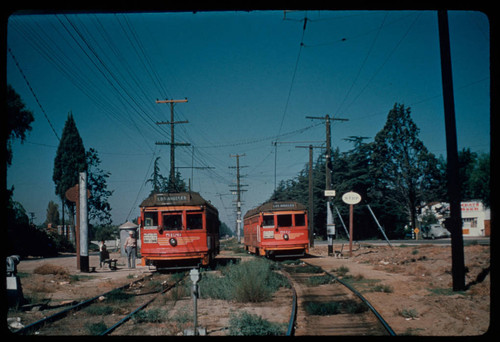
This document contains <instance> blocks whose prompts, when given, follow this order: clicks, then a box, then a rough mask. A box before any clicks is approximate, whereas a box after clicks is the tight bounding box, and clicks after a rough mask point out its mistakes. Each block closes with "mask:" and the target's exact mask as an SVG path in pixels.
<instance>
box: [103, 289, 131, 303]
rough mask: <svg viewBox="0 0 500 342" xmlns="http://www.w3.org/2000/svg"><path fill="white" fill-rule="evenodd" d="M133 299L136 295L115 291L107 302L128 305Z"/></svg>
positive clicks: (109, 295) (108, 296)
mask: <svg viewBox="0 0 500 342" xmlns="http://www.w3.org/2000/svg"><path fill="white" fill-rule="evenodd" d="M133 299H134V295H132V294H130V293H126V292H123V290H113V291H111V292H110V293H108V294H107V296H106V300H107V301H108V302H110V303H128V302H131V301H132V300H133Z"/></svg>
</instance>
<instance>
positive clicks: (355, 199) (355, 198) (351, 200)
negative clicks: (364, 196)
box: [342, 191, 361, 204]
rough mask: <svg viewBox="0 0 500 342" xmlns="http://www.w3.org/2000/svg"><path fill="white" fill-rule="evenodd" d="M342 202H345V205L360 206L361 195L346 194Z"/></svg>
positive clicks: (351, 192)
mask: <svg viewBox="0 0 500 342" xmlns="http://www.w3.org/2000/svg"><path fill="white" fill-rule="evenodd" d="M342 201H344V203H345V204H358V203H359V202H361V195H360V194H358V193H357V192H353V191H350V192H346V193H345V194H344V195H343V196H342Z"/></svg>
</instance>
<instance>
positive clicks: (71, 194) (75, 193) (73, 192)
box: [65, 183, 90, 269]
mask: <svg viewBox="0 0 500 342" xmlns="http://www.w3.org/2000/svg"><path fill="white" fill-rule="evenodd" d="M79 189H80V187H79V185H78V183H77V184H76V185H75V186H73V187H71V188H69V189H68V190H66V193H65V195H66V198H67V199H68V201H71V202H75V206H76V224H75V244H76V268H77V269H80V257H81V256H80V192H79ZM87 198H90V190H89V189H87Z"/></svg>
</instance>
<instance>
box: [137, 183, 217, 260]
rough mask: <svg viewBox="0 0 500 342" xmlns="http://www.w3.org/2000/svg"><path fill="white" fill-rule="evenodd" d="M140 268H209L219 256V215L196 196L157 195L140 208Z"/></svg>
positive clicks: (210, 205)
mask: <svg viewBox="0 0 500 342" xmlns="http://www.w3.org/2000/svg"><path fill="white" fill-rule="evenodd" d="M139 207H140V208H141V216H140V222H139V223H140V229H141V255H142V260H143V261H142V262H143V265H153V266H156V267H157V268H158V269H161V268H175V267H186V266H196V265H198V264H200V263H201V265H203V266H206V265H209V264H210V263H211V262H212V261H213V260H214V258H215V256H216V255H217V254H219V226H220V221H219V213H218V211H217V209H216V208H215V207H214V206H213V205H212V204H210V202H208V201H206V200H205V199H203V197H201V196H200V194H199V193H197V192H181V193H157V194H152V195H151V196H149V197H148V198H147V199H145V200H144V201H143V202H142V203H141V205H140V206H139Z"/></svg>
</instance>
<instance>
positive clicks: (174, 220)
mask: <svg viewBox="0 0 500 342" xmlns="http://www.w3.org/2000/svg"><path fill="white" fill-rule="evenodd" d="M163 229H165V230H182V214H167V215H165V214H164V215H163Z"/></svg>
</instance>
